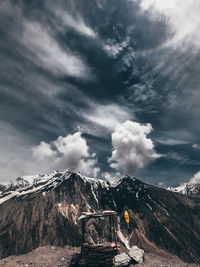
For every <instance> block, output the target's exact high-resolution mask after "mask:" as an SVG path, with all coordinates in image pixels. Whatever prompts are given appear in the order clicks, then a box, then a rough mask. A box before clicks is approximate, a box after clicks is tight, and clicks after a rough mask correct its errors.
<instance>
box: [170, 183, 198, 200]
mask: <svg viewBox="0 0 200 267" xmlns="http://www.w3.org/2000/svg"><path fill="white" fill-rule="evenodd" d="M167 189H168V190H170V191H172V192H177V193H180V194H183V195H186V196H189V197H200V184H198V183H184V184H182V185H180V186H177V187H168V188H167Z"/></svg>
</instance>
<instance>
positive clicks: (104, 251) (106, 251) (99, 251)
mask: <svg viewBox="0 0 200 267" xmlns="http://www.w3.org/2000/svg"><path fill="white" fill-rule="evenodd" d="M118 249H119V247H118V248H117V247H116V244H115V243H104V244H99V245H90V244H88V243H84V244H83V247H82V255H81V261H80V265H81V266H91V267H92V266H93V267H97V266H98V267H100V266H104V267H111V266H113V258H114V256H115V255H117V250H118Z"/></svg>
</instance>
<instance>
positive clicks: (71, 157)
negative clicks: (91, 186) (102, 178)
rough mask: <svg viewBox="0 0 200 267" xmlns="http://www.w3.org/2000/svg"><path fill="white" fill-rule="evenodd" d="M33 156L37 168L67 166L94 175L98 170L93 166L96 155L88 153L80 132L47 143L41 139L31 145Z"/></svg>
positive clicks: (95, 161) (64, 167)
mask: <svg viewBox="0 0 200 267" xmlns="http://www.w3.org/2000/svg"><path fill="white" fill-rule="evenodd" d="M33 157H34V159H35V160H36V162H37V165H38V168H39V166H40V167H42V166H43V168H44V169H45V171H51V170H56V169H58V170H63V169H66V168H69V169H70V170H74V171H80V172H81V173H82V174H84V175H88V176H94V177H96V176H97V174H98V172H99V168H97V167H95V165H96V163H97V160H96V155H95V154H91V153H89V147H88V145H87V143H86V140H85V139H84V138H83V137H82V136H81V133H80V132H76V133H75V134H73V135H67V136H65V137H62V136H59V137H58V138H57V139H56V140H55V141H53V142H51V143H49V144H48V143H45V142H43V141H42V142H41V143H40V144H39V145H38V146H36V147H33Z"/></svg>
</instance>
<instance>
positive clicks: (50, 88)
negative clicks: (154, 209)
mask: <svg viewBox="0 0 200 267" xmlns="http://www.w3.org/2000/svg"><path fill="white" fill-rule="evenodd" d="M199 14H200V2H199V1H198V0H190V1H187V0H168V1H166V0H117V1H116V0H84V1H82V0H57V1H54V0H45V1H38V0H30V1H25V0H16V1H12V0H7V1H1V2H0V59H1V64H0V148H1V149H0V182H6V181H8V180H10V179H12V178H16V177H18V176H20V175H27V174H36V173H41V172H45V173H46V172H47V173H48V172H51V171H53V170H55V169H56V170H64V169H66V168H70V169H72V170H78V171H80V172H81V173H83V174H85V175H88V176H93V177H99V178H102V177H107V178H108V179H113V180H114V179H115V178H116V177H119V176H120V175H123V174H129V175H131V176H135V177H137V178H139V179H142V180H144V181H146V182H149V183H153V184H155V185H160V186H175V185H178V184H180V183H184V182H188V181H189V180H190V179H193V180H192V181H196V177H199V171H200V164H199V163H200V139H199V136H200V122H199V120H200V119H199V118H200V105H199V103H200V73H199V72H200V68H199V60H200V35H199V27H200V16H199ZM110 177H111V178H110Z"/></svg>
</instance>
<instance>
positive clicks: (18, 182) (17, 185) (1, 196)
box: [0, 170, 109, 204]
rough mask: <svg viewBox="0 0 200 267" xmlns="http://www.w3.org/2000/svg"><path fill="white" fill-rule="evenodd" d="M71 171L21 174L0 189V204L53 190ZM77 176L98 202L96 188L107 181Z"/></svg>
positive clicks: (104, 184)
mask: <svg viewBox="0 0 200 267" xmlns="http://www.w3.org/2000/svg"><path fill="white" fill-rule="evenodd" d="M71 174H72V172H70V171H69V170H66V171H64V172H58V171H54V172H52V173H50V174H39V175H32V176H22V177H18V178H16V179H13V180H11V181H10V182H8V184H7V186H6V187H4V190H2V191H0V204H2V203H3V202H5V201H7V200H8V199H10V198H12V197H14V196H15V197H20V196H27V195H29V194H34V193H39V192H43V193H44V194H45V193H47V192H48V191H50V190H54V189H55V188H56V187H57V186H58V185H59V184H60V183H61V182H63V181H64V180H66V179H68V178H69V177H70V176H71ZM78 176H79V177H80V178H81V179H82V180H83V181H84V183H85V184H86V183H89V184H90V187H91V192H92V194H93V196H94V199H95V200H96V202H98V199H97V197H98V196H97V195H96V189H97V188H98V186H99V185H101V187H102V188H108V187H109V186H108V183H107V182H105V181H102V180H99V179H94V178H89V177H85V176H82V175H81V174H80V173H78Z"/></svg>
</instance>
